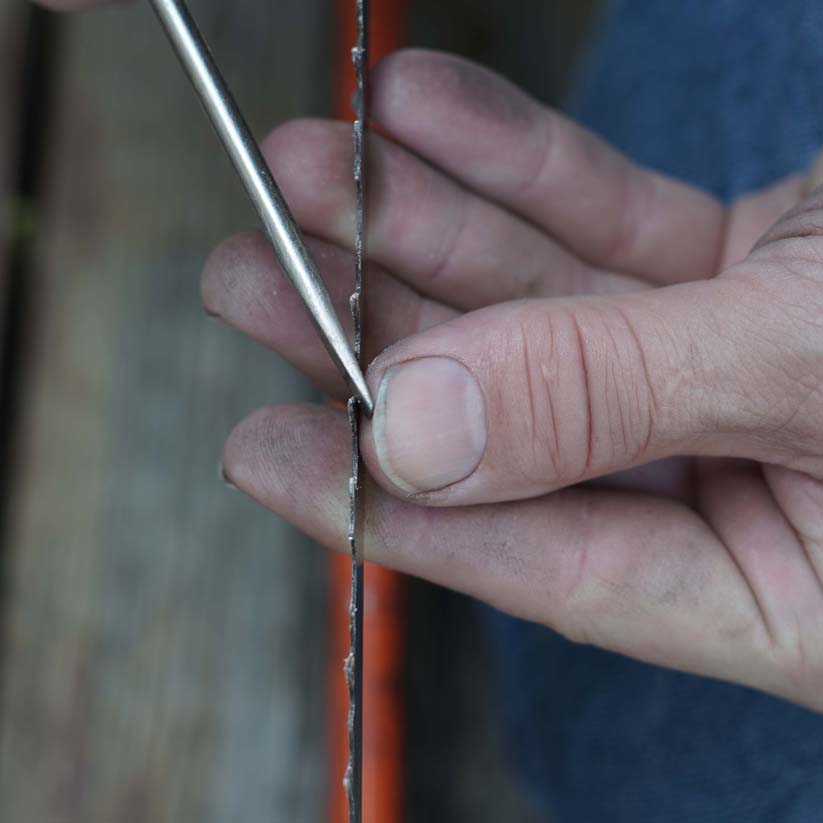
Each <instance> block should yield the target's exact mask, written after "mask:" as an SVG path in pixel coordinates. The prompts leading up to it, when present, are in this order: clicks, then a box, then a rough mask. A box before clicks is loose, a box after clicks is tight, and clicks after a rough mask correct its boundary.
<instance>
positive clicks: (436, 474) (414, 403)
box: [373, 357, 486, 494]
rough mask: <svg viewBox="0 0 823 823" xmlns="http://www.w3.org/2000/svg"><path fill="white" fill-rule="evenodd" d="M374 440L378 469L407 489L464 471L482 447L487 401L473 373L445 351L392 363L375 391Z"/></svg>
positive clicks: (442, 482) (432, 485) (431, 485)
mask: <svg viewBox="0 0 823 823" xmlns="http://www.w3.org/2000/svg"><path fill="white" fill-rule="evenodd" d="M375 405H376V408H375V414H374V424H373V425H374V440H375V447H376V451H377V460H378V462H379V464H380V468H381V469H382V470H383V473H384V474H385V475H386V476H387V477H388V478H389V479H390V480H391V481H392V482H393V483H394V484H395V485H396V486H398V487H399V488H400V489H402V490H403V491H404V492H406V493H407V494H416V493H418V492H425V491H433V490H434V489H442V488H444V487H445V486H450V485H452V484H453V483H457V482H459V481H460V480H463V479H465V478H466V477H468V476H469V475H470V474H471V473H472V472H473V471H474V470H475V469H476V468H477V465H478V463H480V459H481V458H482V457H483V452H484V451H485V450H486V404H485V400H484V399H483V392H482V391H481V390H480V385H479V384H478V382H477V380H476V379H475V377H474V375H473V374H472V373H471V372H470V371H469V370H468V369H467V368H466V367H465V366H463V365H462V364H461V363H458V362H457V361H456V360H451V359H449V358H446V357H427V358H424V359H422V360H414V361H411V362H409V363H404V364H402V365H400V366H394V367H393V368H391V369H389V370H388V371H387V372H386V373H385V375H384V376H383V381H382V382H381V383H380V388H379V389H378V392H377V402H376V404H375Z"/></svg>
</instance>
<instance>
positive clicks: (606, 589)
mask: <svg viewBox="0 0 823 823" xmlns="http://www.w3.org/2000/svg"><path fill="white" fill-rule="evenodd" d="M373 91H374V116H375V119H376V121H377V123H378V124H379V126H380V128H381V130H382V131H383V133H384V134H385V135H386V136H385V137H381V136H377V135H375V136H374V137H373V139H372V143H371V176H370V224H369V237H368V250H369V255H370V261H371V264H372V265H371V269H370V272H369V275H368V283H369V294H368V304H367V312H368V313H367V322H368V330H369V334H370V337H369V340H368V341H367V345H368V346H369V347H370V349H371V350H372V351H374V352H380V354H379V355H378V356H377V358H376V360H375V361H374V362H373V363H372V365H371V368H370V369H369V373H368V377H369V383H370V386H371V388H372V390H373V392H374V395H375V397H376V398H377V408H376V412H375V417H374V420H373V421H372V422H371V423H370V424H367V425H366V427H365V431H364V442H363V450H364V458H365V460H366V464H367V466H368V469H369V472H370V474H371V476H372V477H373V478H374V482H373V484H372V485H371V486H370V488H369V489H368V492H367V495H368V507H367V522H366V529H367V536H366V539H365V541H364V545H365V547H366V553H367V556H368V558H369V559H371V560H373V561H375V562H378V563H382V564H385V565H388V566H392V567H394V568H397V569H400V570H402V571H405V572H408V573H411V574H414V575H418V576H421V577H424V578H427V579H429V580H432V581H435V582H437V583H440V584H442V585H445V586H449V587H451V588H454V589H457V590H460V591H463V592H466V593H469V594H471V595H474V596H475V597H478V598H480V599H482V600H485V601H487V602H489V603H491V604H493V605H495V606H497V607H498V608H500V609H502V610H504V611H507V612H509V613H511V614H514V615H517V616H519V617H523V618H526V619H529V620H533V621H538V622H541V623H545V624H546V625H548V626H551V627H552V628H554V629H556V630H557V631H559V632H561V633H562V634H564V635H566V636H567V637H569V638H571V639H572V640H575V641H579V642H586V643H593V644H596V645H598V646H602V647H605V648H607V649H611V650H615V651H618V652H622V653H624V654H627V655H631V656H633V657H637V658H640V659H643V660H646V661H649V662H652V663H657V664H660V665H664V666H670V667H674V668H678V669H683V670H687V671H691V672H695V673H699V674H703V675H708V676H713V677H718V678H723V679H727V680H732V681H736V682H739V683H744V684H747V685H750V686H753V687H755V688H758V689H762V690H765V691H770V692H772V693H774V694H778V695H781V696H783V697H785V698H788V699H790V700H794V701H796V702H799V703H802V704H805V705H806V706H809V707H811V708H814V709H816V710H818V711H821V710H823V483H822V482H821V480H822V479H823V228H821V226H823V192H821V191H816V192H814V193H813V194H811V195H810V196H808V197H807V196H806V181H804V180H803V179H801V178H799V177H798V178H792V179H789V180H786V181H783V182H782V183H780V184H778V185H776V186H775V187H773V188H771V189H769V190H767V191H765V192H761V193H758V194H755V195H752V196H750V197H747V198H744V199H743V200H741V201H739V202H738V203H736V204H735V205H734V206H733V207H731V208H729V209H724V208H723V207H722V206H721V205H720V204H719V203H717V202H715V201H714V200H712V199H711V198H709V197H708V196H706V195H704V194H702V193H700V192H698V191H696V190H694V189H692V188H690V187H688V186H685V185H683V184H680V183H677V182H674V181H672V180H670V179H667V178H664V177H662V176H660V175H656V174H651V173H649V172H647V171H642V170H640V169H638V168H636V167H634V166H632V165H631V164H630V163H628V161H626V160H625V159H624V158H622V157H621V156H619V155H618V154H617V153H616V152H614V151H613V150H612V149H610V148H608V147H607V146H605V145H603V144H602V143H601V142H600V141H599V140H598V139H597V138H595V137H594V136H592V135H590V134H588V133H586V132H585V131H583V130H582V129H580V128H579V127H577V126H575V125H574V124H572V123H570V122H569V121H567V120H566V119H564V118H562V117H561V116H559V115H557V114H554V113H552V112H549V111H547V110H545V109H543V108H541V107H540V106H538V105H537V104H536V103H534V102H533V101H531V100H530V99H528V98H526V97H525V96H524V95H523V94H521V93H520V92H519V91H517V90H516V89H514V88H513V87H511V86H510V85H509V84H507V83H506V82H504V81H503V80H501V79H499V78H497V77H495V76H494V75H491V74H490V73H488V72H486V71H483V70H481V69H479V68H477V67H474V66H471V65H469V64H467V63H464V62H462V61H460V60H457V59H454V58H451V57H447V56H444V55H437V54H432V53H425V52H404V53H400V54H397V55H395V56H393V57H391V58H389V59H388V60H386V61H384V62H383V63H382V64H381V66H380V67H378V69H377V70H376V73H375V77H374V80H373ZM264 153H265V154H266V156H267V158H268V160H269V162H270V163H271V165H272V168H273V170H274V173H275V177H276V178H277V179H278V181H279V182H280V184H281V186H282V188H283V190H284V193H285V195H286V197H287V199H288V200H289V202H290V203H291V205H292V207H293V209H294V210H295V212H296V214H297V217H298V219H299V220H300V222H301V223H302V225H303V227H304V228H305V230H306V231H307V232H308V233H309V234H311V235H314V236H315V238H316V239H313V240H311V241H310V245H311V247H312V250H313V252H314V254H315V255H316V257H317V258H318V261H319V263H320V265H321V269H322V270H323V272H324V274H325V277H326V279H327V282H328V284H329V286H330V291H331V292H332V293H333V297H334V299H335V303H336V305H337V309H338V312H339V314H340V316H341V317H344V318H345V317H348V295H349V292H350V291H351V283H352V268H353V264H352V256H351V253H350V251H349V250H348V249H349V247H350V245H351V238H352V235H353V219H354V197H353V187H352V185H351V146H350V127H349V126H348V125H344V124H336V123H331V122H322V121H301V122H296V123H291V124H288V125H286V126H284V127H282V128H280V129H278V130H276V131H275V132H274V133H273V134H272V135H271V136H270V137H269V138H268V140H267V141H266V143H265V144H264ZM801 202H802V204H801V205H800V206H798V207H797V208H795V209H794V210H793V211H791V212H789V213H788V214H787V215H786V216H785V217H783V218H782V219H780V220H779V221H778V222H777V223H776V224H775V225H774V226H773V228H771V229H769V226H771V225H772V224H773V223H774V222H775V220H777V218H778V217H779V216H780V215H781V214H783V213H784V212H785V211H786V210H787V209H789V208H791V207H793V206H796V204H797V203H801ZM767 229H769V230H768V231H767V233H766V234H765V236H763V237H762V239H760V240H759V242H757V244H756V246H755V247H754V249H753V250H752V251H749V250H750V249H751V248H752V246H753V244H754V243H755V241H756V240H757V239H758V237H760V236H761V235H762V234H763V232H764V231H766V230H767ZM203 297H204V302H205V304H206V306H207V308H208V310H209V311H211V312H213V313H215V314H217V315H219V316H220V317H221V318H222V319H223V320H224V321H226V322H227V323H229V324H231V325H233V326H235V327H236V328H238V329H240V330H242V331H244V332H245V333H247V334H250V335H251V336H253V337H255V338H256V339H258V340H260V341H261V342H263V343H264V344H265V345H267V346H269V347H271V348H272V349H274V350H275V351H277V352H279V353H280V354H282V355H283V356H284V357H286V358H287V359H288V360H290V361H291V362H292V363H293V364H294V365H296V366H297V367H298V368H299V369H300V370H301V371H303V372H304V373H305V374H307V375H308V376H309V377H311V378H312V379H313V380H314V381H315V382H316V383H317V385H318V386H320V387H321V388H322V389H323V390H324V391H325V392H327V393H329V394H330V395H332V396H335V397H337V398H340V399H342V398H344V397H345V395H346V392H345V388H344V386H343V384H342V382H341V381H340V379H339V377H338V375H337V373H336V371H335V369H334V367H333V365H332V364H331V362H330V360H329V358H328V356H327V355H326V353H325V351H324V350H323V349H322V347H321V345H320V343H319V340H318V339H317V337H316V334H315V332H314V331H313V328H312V327H311V325H310V323H308V322H307V320H306V316H305V313H304V312H303V311H302V309H301V307H300V304H299V299H298V298H297V296H296V295H295V294H294V292H293V290H292V289H291V288H290V287H289V286H288V285H287V284H286V282H285V281H284V279H283V277H282V275H281V274H280V272H279V270H278V268H277V266H276V264H275V262H274V259H273V256H272V254H271V253H270V251H269V250H268V248H267V245H266V243H265V242H264V240H263V239H262V237H261V236H260V235H259V234H256V233H253V234H246V235H242V236H238V237H236V238H233V239H232V240H230V241H228V242H227V243H225V244H224V245H223V246H221V247H220V248H219V249H218V250H217V251H216V252H215V253H214V254H213V255H212V256H211V258H210V260H209V262H208V263H207V265H206V269H205V272H204V279H203ZM387 347H388V348H387ZM347 431H348V424H347V421H346V416H345V413H343V412H341V411H339V410H336V409H333V408H329V407H324V406H310V405H299V406H276V407H273V408H270V409H266V410H263V411H260V412H257V413H255V414H253V415H252V416H251V417H249V418H248V419H247V420H246V421H245V422H243V423H242V424H240V426H238V428H237V429H236V430H235V431H234V432H233V433H232V435H231V437H230V438H229V441H228V443H227V445H226V450H225V454H224V467H225V472H226V475H227V477H228V478H230V479H231V481H232V482H233V483H235V484H236V485H237V486H238V487H239V488H241V489H242V490H244V491H245V492H247V493H248V494H250V495H252V496H253V497H255V498H257V499H258V500H260V501H261V502H262V503H264V504H265V505H266V506H268V507H269V508H270V509H272V510H273V511H275V512H277V513H278V514H281V515H282V516H284V517H286V518H287V519H289V520H290V521H291V522H293V523H294V524H296V525H297V526H298V527H299V528H301V529H302V530H304V531H306V532H307V533H309V534H310V535H312V536H313V537H315V538H316V539H317V540H319V541H320V542H321V543H324V544H325V545H327V546H330V547H333V548H336V549H339V550H345V548H346V534H345V528H346V512H347V507H348V498H347V479H348V474H349V469H350V458H349V455H348V453H347V443H348V435H347ZM681 455H685V456H690V457H691V458H692V459H690V460H681V459H676V460H672V459H670V458H674V457H677V456H681ZM660 461H662V462H660ZM615 473H618V474H615ZM587 481H596V482H587Z"/></svg>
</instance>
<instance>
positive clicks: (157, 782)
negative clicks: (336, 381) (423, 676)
mask: <svg viewBox="0 0 823 823" xmlns="http://www.w3.org/2000/svg"><path fill="white" fill-rule="evenodd" d="M192 6H193V9H194V11H195V14H196V16H197V17H198V18H199V20H200V22H201V24H202V26H203V28H204V30H205V32H206V34H207V36H208V37H209V39H210V40H211V42H212V45H213V47H214V50H215V52H216V54H217V56H218V59H219V61H220V62H221V63H222V64H223V66H224V68H225V70H226V73H227V75H228V78H229V81H230V83H232V84H233V85H234V86H235V88H236V90H237V94H238V97H239V98H240V100H241V104H242V105H243V106H244V108H246V109H247V111H248V115H249V119H250V121H251V123H252V125H253V126H254V127H256V128H257V130H258V131H260V130H262V129H263V128H264V127H265V128H267V127H269V126H270V125H272V124H274V123H276V122H277V121H280V120H282V119H285V118H286V117H290V116H294V115H296V114H305V113H307V112H319V111H321V110H322V109H323V108H324V105H325V103H326V100H325V89H326V87H327V80H328V78H327V77H326V75H325V68H324V63H325V61H324V60H323V56H324V55H325V54H326V53H327V49H326V43H327V39H328V36H329V32H327V30H326V23H325V15H324V14H323V13H322V11H323V4H322V3H320V2H317V3H308V2H306V1H305V0H290V2H279V3H278V4H277V9H276V13H275V12H274V11H273V10H272V7H271V6H270V5H268V4H266V3H259V2H257V1H256V0H238V2H233V3H225V2H223V0H200V2H193V3H192ZM3 9H4V10H3V12H2V14H0V17H2V15H3V14H5V13H6V12H5V9H6V7H5V5H4V7H3ZM61 25H62V31H61V35H62V37H61V41H62V42H61V50H60V60H61V62H60V65H59V66H58V69H59V71H58V78H59V88H58V89H57V94H56V97H57V102H58V105H57V110H56V111H55V112H54V116H53V121H52V122H53V132H52V136H51V139H50V142H49V145H48V174H47V181H48V187H47V193H46V200H45V203H44V209H45V211H46V214H47V221H46V224H45V227H44V235H43V239H42V243H41V245H40V254H39V256H38V272H39V274H38V279H37V284H36V286H37V288H36V293H37V297H36V305H35V307H34V308H35V315H36V318H37V321H36V328H35V329H34V333H32V334H31V335H30V337H31V339H32V340H33V341H34V345H33V347H32V348H31V350H30V351H29V352H28V362H27V364H26V367H27V370H26V374H27V385H26V386H25V393H24V398H23V402H24V410H25V411H24V420H25V425H24V427H23V431H22V433H21V438H20V444H19V446H20V447H19V450H20V452H21V454H22V455H23V457H22V458H21V460H20V464H19V465H18V466H16V467H15V469H14V470H15V473H16V484H15V485H16V491H15V497H14V499H13V501H12V507H13V511H14V519H13V524H12V526H13V539H12V543H11V550H10V552H9V554H10V556H9V558H8V567H7V574H8V578H7V581H6V592H7V594H6V600H5V613H4V620H5V626H4V628H5V652H6V657H5V661H4V666H3V670H4V673H5V677H4V682H3V688H2V703H1V704H0V722H2V727H0V817H2V820H3V821H4V823H17V822H18V821H19V823H31V821H47V820H54V821H65V823H81V821H82V823H96V821H99V822H100V823H110V821H118V823H128V822H129V821H134V823H138V821H139V822H140V823H142V821H146V823H148V821H151V822H152V823H166V822H168V823H172V822H173V823H181V822H182V821H203V823H208V821H215V823H216V822H217V821H220V823H224V821H228V820H248V821H269V820H272V821H274V820H291V821H296V822H297V823H299V822H300V821H316V820H318V819H321V817H322V815H323V808H324V801H325V797H324V791H323V788H324V785H325V777H326V775H325V760H324V750H323V745H324V744H323V733H324V729H323V727H324V720H325V672H326V669H325V658H324V650H323V645H324V635H325V632H324V623H325V614H326V610H325V584H324V570H325V560H324V557H323V555H322V554H321V553H320V552H319V551H318V550H317V549H315V548H314V547H312V546H310V545H309V544H308V542H307V541H306V540H305V539H304V538H302V537H300V536H298V535H297V534H296V533H295V532H293V531H292V530H291V529H290V528H289V527H287V526H286V525H285V524H283V523H282V522H281V521H279V520H277V519H276V518H274V517H272V516H271V515H269V514H267V513H266V512H264V511H263V510H262V509H259V508H258V507H256V506H254V505H253V504H252V503H250V502H249V501H247V500H245V499H244V498H243V497H242V496H241V495H239V494H235V493H232V492H230V491H229V490H227V489H226V488H225V487H224V486H223V484H222V483H221V481H220V480H219V478H218V461H219V456H220V452H221V447H222V443H223V440H224V437H225V435H226V434H227V433H228V431H229V430H230V428H231V426H232V425H233V424H234V422H236V421H237V420H239V419H240V418H241V417H242V416H244V415H245V414H246V413H248V412H250V411H252V410H253V409H255V408H256V407H258V406H260V405H264V404H266V403H270V402H274V401H278V400H287V399H296V398H299V397H303V396H305V395H306V393H307V391H308V389H307V387H306V386H305V385H304V384H303V383H302V382H301V381H300V380H299V379H298V378H297V377H296V376H295V375H294V373H293V372H291V371H290V370H289V369H288V368H287V367H286V366H284V365H283V364H281V363H280V362H278V360H277V359H276V358H275V357H274V356H273V355H271V354H269V353H267V352H265V351H263V350H262V349H260V348H259V347H257V346H256V345H255V344H253V343H251V342H249V341H247V340H245V339H243V338H242V337H240V336H239V335H237V334H234V333H232V332H230V331H228V330H226V329H223V328H221V327H220V326H219V325H217V324H216V323H214V322H212V321H210V320H208V319H207V318H206V317H205V315H204V314H203V312H202V310H201V309H200V306H199V295H198V275H199V270H200V267H201V264H202V261H203V259H204V257H205V255H206V254H207V252H208V251H209V250H210V249H211V247H212V246H213V245H214V244H215V243H216V242H217V241H218V240H219V239H220V238H221V237H222V236H224V235H226V234H227V233H229V232H231V231H233V230H236V229H238V228H242V227H245V226H246V225H252V224H254V223H255V221H254V218H253V215H252V213H251V211H250V210H249V209H248V208H247V206H246V203H245V199H244V197H243V194H242V192H241V189H240V187H239V184H237V183H236V182H235V180H234V176H233V174H232V172H231V170H230V168H229V165H228V163H227V161H226V160H225V159H224V158H223V155H222V153H221V151H220V149H219V147H218V146H217V143H216V142H215V139H214V137H213V135H212V134H211V132H210V130H209V128H208V126H207V123H206V121H205V119H204V117H203V115H202V113H201V112H200V110H199V107H198V105H197V103H196V102H195V101H194V99H193V96H192V93H191V92H190V90H189V88H188V87H187V85H186V83H185V81H184V79H183V76H182V74H181V72H180V70H179V69H178V67H177V65H176V63H175V62H174V60H173V58H172V56H171V53H170V50H169V48H168V45H167V44H166V42H165V40H164V38H163V37H162V35H161V33H160V31H159V29H158V27H157V25H156V23H155V21H154V19H153V18H152V17H151V15H150V12H149V11H148V7H147V5H146V4H135V5H132V6H130V7H122V8H117V9H112V10H110V11H103V12H97V13H94V14H89V15H82V16H73V17H71V18H66V19H65V21H64V22H63V23H62V24H61Z"/></svg>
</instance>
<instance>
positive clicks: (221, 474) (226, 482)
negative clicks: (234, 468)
mask: <svg viewBox="0 0 823 823" xmlns="http://www.w3.org/2000/svg"><path fill="white" fill-rule="evenodd" d="M217 473H218V475H219V477H220V479H221V480H222V481H223V483H224V485H225V486H226V488H228V489H233V490H234V491H237V486H236V485H235V484H234V483H233V482H232V481H231V478H230V477H229V476H228V474H226V467H225V466H224V465H223V463H222V462H221V463H220V465H219V466H218V467H217Z"/></svg>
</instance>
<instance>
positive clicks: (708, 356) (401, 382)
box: [364, 280, 774, 505]
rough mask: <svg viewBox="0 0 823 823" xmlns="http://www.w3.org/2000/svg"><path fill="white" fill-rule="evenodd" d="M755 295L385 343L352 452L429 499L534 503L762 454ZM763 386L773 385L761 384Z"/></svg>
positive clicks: (674, 297)
mask: <svg viewBox="0 0 823 823" xmlns="http://www.w3.org/2000/svg"><path fill="white" fill-rule="evenodd" d="M754 292H755V290H753V289H752V288H751V287H750V286H747V285H746V284H745V283H743V282H742V281H724V280H712V281H708V282H702V283H691V284H685V285H680V286H672V287H669V288H666V289H658V290H654V291H648V292H643V293H641V294H633V295H625V296H620V297H615V298H608V299H601V298H582V299H580V298H578V299H568V300H527V301H521V302H515V303H505V304H500V305H497V306H493V307H490V308H487V309H483V310H480V311H476V312H473V313H471V314H467V315H464V316H462V317H460V318H458V319H456V320H454V321H451V322H449V323H445V324H443V325H441V326H438V327H435V328H433V329H430V330H428V331H426V332H424V333H422V334H419V335H416V336H414V337H411V338H407V339H406V340H404V341H402V342H400V343H398V344H397V345H395V346H393V347H392V348H390V349H388V350H387V351H386V352H384V353H383V354H382V355H381V356H380V357H378V358H377V360H376V361H375V363H374V364H373V366H372V368H371V369H370V371H369V383H370V385H371V388H372V389H373V391H374V392H375V395H376V398H377V399H376V409H375V415H374V419H373V420H372V421H371V423H369V424H368V425H367V426H366V429H365V433H366V438H365V440H364V456H365V459H366V461H367V463H368V466H369V469H370V471H371V472H372V473H373V474H374V476H375V477H376V479H377V480H378V482H380V483H381V485H383V486H384V487H385V488H387V489H388V490H389V491H393V492H394V493H395V494H402V495H406V496H412V495H415V496H419V497H420V498H421V502H426V503H428V504H430V505H456V504H471V503H487V502H493V501H502V500H511V499H518V498H523V497H531V496H535V495H539V494H543V493H546V492H549V491H551V490H554V489H557V488H559V487H562V486H567V485H571V484H574V483H578V482H580V481H583V480H586V479H590V478H593V477H596V476H600V475H604V474H610V473H612V472H615V471H619V470H622V469H626V468H629V467H632V466H636V465H639V464H642V463H645V462H649V461H652V460H657V459H660V458H663V457H669V456H672V455H676V454H714V455H720V454H722V455H735V456H748V457H758V458H763V457H764V450H766V451H768V449H767V448H766V446H764V445H763V443H762V441H763V438H762V437H761V436H760V434H759V433H760V430H761V428H762V426H763V421H764V420H765V413H764V412H763V409H764V408H769V407H770V406H771V405H774V404H773V402H772V401H771V400H770V399H769V398H768V397H765V396H763V395H764V393H763V392H762V390H761V388H760V385H761V384H763V385H768V384H769V383H770V381H768V380H761V379H760V378H759V376H758V375H759V374H760V373H761V372H762V371H763V368H762V366H761V362H762V361H764V360H766V359H767V358H764V357H763V355H762V347H760V344H759V342H758V341H759V340H761V339H762V337H763V335H762V333H759V332H761V331H762V326H763V323H764V318H763V316H762V314H761V309H760V306H759V302H758V299H757V298H756V296H753V295H754ZM771 382H773V381H771Z"/></svg>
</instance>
